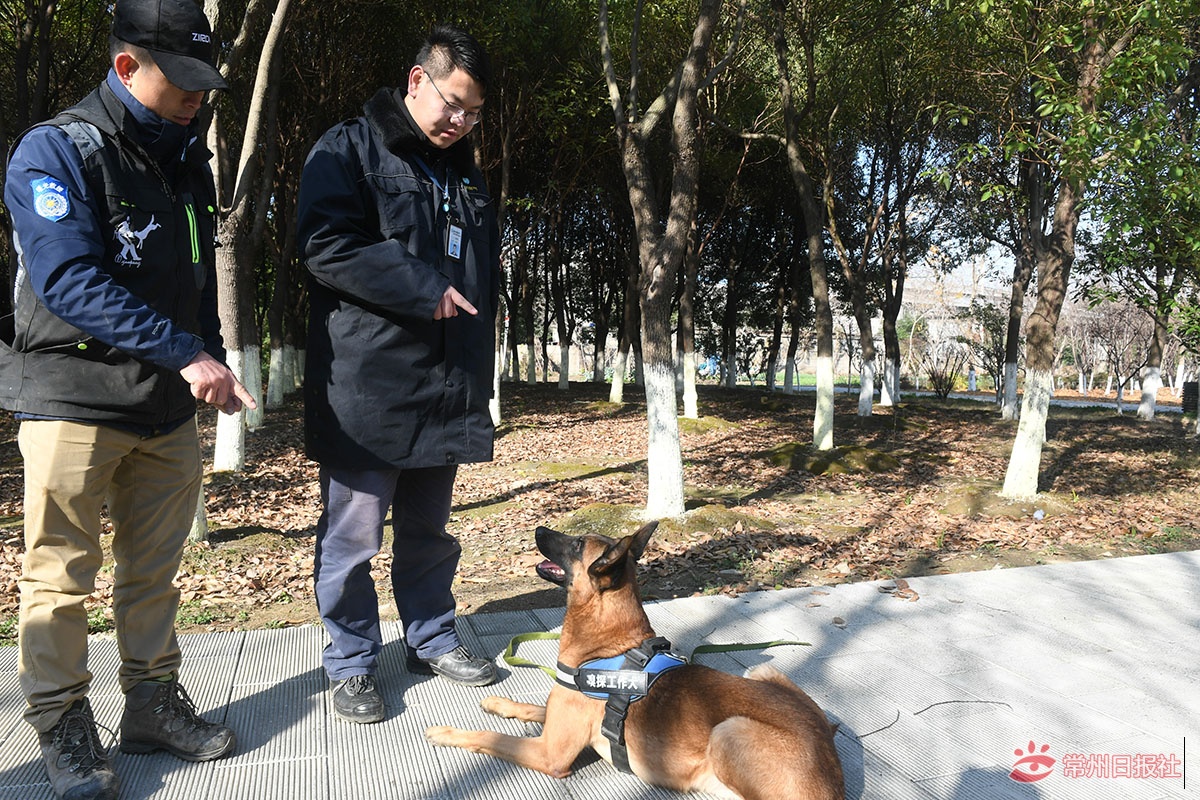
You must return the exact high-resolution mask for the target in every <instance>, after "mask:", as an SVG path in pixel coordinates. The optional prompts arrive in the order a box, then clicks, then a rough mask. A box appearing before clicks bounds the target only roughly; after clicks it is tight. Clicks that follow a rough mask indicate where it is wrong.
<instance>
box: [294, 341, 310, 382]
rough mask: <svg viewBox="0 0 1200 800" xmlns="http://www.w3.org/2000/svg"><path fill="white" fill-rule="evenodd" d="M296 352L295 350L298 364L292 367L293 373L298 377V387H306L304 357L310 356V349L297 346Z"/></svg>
mask: <svg viewBox="0 0 1200 800" xmlns="http://www.w3.org/2000/svg"><path fill="white" fill-rule="evenodd" d="M294 352H295V359H296V364H295V366H294V367H293V368H292V374H293V375H294V376H295V377H296V388H297V389H303V388H304V359H305V358H306V357H307V356H308V351H307V350H304V349H301V348H296V350H295V351H294Z"/></svg>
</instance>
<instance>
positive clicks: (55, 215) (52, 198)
mask: <svg viewBox="0 0 1200 800" xmlns="http://www.w3.org/2000/svg"><path fill="white" fill-rule="evenodd" d="M29 185H30V187H32V189H33V208H34V210H35V211H37V213H38V216H39V217H45V218H46V219H48V220H50V221H51V222H58V221H59V220H60V219H62V218H63V217H65V216H66V215H67V214H70V213H71V196H70V194H69V193H68V192H67V187H66V186H64V185H63V183H62V181H60V180H59V179H58V178H51V177H45V178H38V179H37V180H36V181H30V182H29Z"/></svg>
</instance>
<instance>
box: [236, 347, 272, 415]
mask: <svg viewBox="0 0 1200 800" xmlns="http://www.w3.org/2000/svg"><path fill="white" fill-rule="evenodd" d="M241 381H242V385H243V386H245V387H246V391H248V392H249V393H250V396H251V397H253V398H254V403H255V405H257V406H258V408H248V409H246V429H247V430H251V431H256V430H258V429H259V428H261V427H262V425H263V417H264V416H265V415H266V408H265V406H266V404H265V403H264V402H263V386H262V348H261V347H259V346H258V345H252V346H250V347H247V348H246V352H245V355H244V356H243V358H242V377H241Z"/></svg>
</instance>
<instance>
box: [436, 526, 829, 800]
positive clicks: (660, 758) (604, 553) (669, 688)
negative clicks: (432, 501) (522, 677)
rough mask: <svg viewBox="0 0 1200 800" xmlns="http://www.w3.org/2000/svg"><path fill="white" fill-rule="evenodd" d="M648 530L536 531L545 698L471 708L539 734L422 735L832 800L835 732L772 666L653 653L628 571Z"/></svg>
mask: <svg viewBox="0 0 1200 800" xmlns="http://www.w3.org/2000/svg"><path fill="white" fill-rule="evenodd" d="M656 527H657V523H650V524H649V525H646V526H645V527H643V528H641V529H640V530H639V531H637V532H636V533H634V534H633V535H631V536H627V537H625V538H623V539H620V540H613V539H611V538H609V537H607V536H598V535H592V534H588V535H584V536H578V537H573V536H568V535H566V534H562V533H558V532H557V531H552V530H550V529H549V528H538V529H537V546H538V550H540V551H541V553H542V555H544V556H545V557H546V558H547V559H549V561H547V562H543V564H542V565H540V566H539V567H538V574H540V575H541V576H542V577H544V578H546V579H547V580H550V581H552V582H554V583H557V584H559V585H562V586H565V587H566V588H567V609H566V616H565V618H564V619H563V625H562V636H561V639H560V642H559V663H558V683H557V684H556V685H555V686H554V687H553V688H552V689H551V690H550V697H549V699H548V700H547V701H546V705H545V706H538V705H531V704H528V703H517V702H514V701H512V700H508V699H505V698H502V697H494V696H493V697H488V698H485V699H484V700H483V703H482V707H483V709H484V710H485V711H487V712H488V713H491V714H495V715H496V716H499V717H505V718H510V719H518V720H522V721H524V722H536V723H540V724H542V725H543V728H542V734H541V736H538V737H536V738H532V737H520V736H508V735H506V734H501V733H495V732H491V731H465V730H461V729H458V728H450V727H435V728H428V729H427V730H426V731H425V737H426V738H427V739H428V740H429V741H430V742H432V743H433V744H435V745H444V746H451V747H462V748H465V749H467V750H472V751H474V752H477V753H487V754H489V755H493V756H498V757H500V758H503V759H506V760H508V761H511V762H513V763H514V764H519V765H520V766H522V767H528V768H529V769H536V770H538V771H539V772H544V773H546V774H547V775H552V776H554V777H557V778H564V777H566V776H567V775H569V774H570V772H571V766H572V764H573V763H574V762H575V759H576V757H577V756H578V755H579V754H580V753H581V752H583V750H584V748H586V747H589V746H590V747H591V748H592V749H593V750H595V751H596V752H597V753H598V754H599V755H600V756H601V757H602V758H604V759H605V760H607V761H609V762H610V763H614V764H615V765H617V766H618V767H623V768H625V769H626V770H627V771H629V772H632V773H633V774H634V775H637V776H638V777H639V778H641V779H642V780H643V781H645V782H646V783H651V784H656V785H659V786H665V787H667V788H669V789H674V790H676V791H681V792H687V791H701V792H708V793H710V794H713V795H716V796H719V797H730V798H744V799H745V800H842V799H843V798H844V797H845V788H844V787H845V783H844V779H843V777H842V765H841V761H840V760H839V759H838V754H837V750H836V749H835V748H834V744H833V735H834V732H835V728H834V727H833V726H832V725H830V723H829V721H828V719H826V717H825V714H824V713H823V712H822V711H821V709H820V708H818V707H817V704H816V703H814V702H813V700H812V699H811V698H810V697H809V696H808V695H807V694H805V693H804V692H803V691H801V690H800V688H799V687H797V686H796V685H795V684H794V683H792V682H791V681H790V680H788V679H787V678H786V677H785V676H784V675H783V674H782V673H781V672H779V671H778V670H776V669H774V668H773V667H769V666H760V667H756V668H755V669H753V670H751V671H750V673H749V676H748V677H746V678H739V677H737V676H735V675H729V674H726V673H724V672H718V671H717V670H713V669H709V668H708V667H703V666H699V665H695V664H687V663H685V659H682V658H681V657H679V656H676V655H675V654H674V653H670V652H664V649H665V648H668V647H669V644H668V643H666V641H665V640H662V639H659V638H657V637H656V636H655V633H654V630H653V629H652V628H651V627H650V620H649V619H648V618H647V617H646V612H645V611H644V610H643V608H642V602H641V598H640V596H639V594H638V589H637V574H636V572H637V559H638V557H639V556H641V554H642V551H643V550H644V549H645V547H646V543H647V542H648V541H649V539H650V535H651V534H652V533H653V532H654V529H655V528H656ZM639 664H640V665H642V666H641V667H639V666H638V665H639ZM630 667H633V668H632V669H631V668H630ZM614 706H616V707H617V708H616V709H615V710H614V708H613V707H614Z"/></svg>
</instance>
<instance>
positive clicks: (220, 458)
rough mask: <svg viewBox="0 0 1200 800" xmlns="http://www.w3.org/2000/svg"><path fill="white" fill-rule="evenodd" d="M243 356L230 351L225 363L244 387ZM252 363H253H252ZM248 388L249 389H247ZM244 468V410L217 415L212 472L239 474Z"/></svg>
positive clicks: (237, 352)
mask: <svg viewBox="0 0 1200 800" xmlns="http://www.w3.org/2000/svg"><path fill="white" fill-rule="evenodd" d="M244 357H245V354H244V353H241V352H239V351H237V350H230V351H228V352H227V354H226V363H227V364H228V366H229V369H230V371H231V372H233V374H234V376H236V377H237V379H238V380H240V381H242V385H243V386H245V378H244V377H243V372H244V370H243V369H242V365H243V364H244V363H245V361H244ZM252 363H253V362H252ZM247 388H249V387H247ZM245 466H246V410H245V409H242V410H241V411H239V412H237V413H236V414H225V413H223V412H222V413H219V414H217V436H216V443H215V444H214V446H213V471H214V472H239V471H241V469H242V468H243V467H245Z"/></svg>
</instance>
